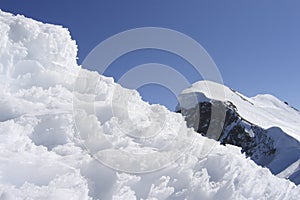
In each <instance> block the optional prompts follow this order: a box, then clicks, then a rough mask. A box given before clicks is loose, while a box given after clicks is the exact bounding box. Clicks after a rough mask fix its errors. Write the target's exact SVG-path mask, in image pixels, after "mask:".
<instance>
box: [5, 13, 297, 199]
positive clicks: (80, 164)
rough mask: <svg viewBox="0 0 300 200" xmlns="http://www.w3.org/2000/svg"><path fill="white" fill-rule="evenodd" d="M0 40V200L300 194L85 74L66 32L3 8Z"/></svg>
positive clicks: (232, 151) (176, 117)
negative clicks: (12, 13) (7, 11)
mask: <svg viewBox="0 0 300 200" xmlns="http://www.w3.org/2000/svg"><path fill="white" fill-rule="evenodd" d="M0 36H1V37H0V46H1V48H0V76H1V79H0V80H1V81H0V89H1V90H0V91H1V93H0V96H1V98H0V101H1V105H2V106H1V108H0V135H1V140H0V199H297V197H299V196H300V188H299V187H297V186H295V185H294V184H293V183H291V182H290V181H288V180H284V179H281V178H278V177H275V176H273V175H272V174H271V173H270V172H269V170H268V169H265V168H261V167H259V166H257V165H256V164H255V163H254V162H253V161H251V160H249V159H246V158H245V156H244V155H242V154H240V150H239V149H238V148H235V147H233V146H230V145H228V146H226V147H225V146H221V145H218V143H217V142H216V141H214V140H210V139H207V138H204V137H202V136H201V135H199V134H197V133H195V132H194V131H193V130H192V129H188V128H187V127H186V124H185V121H184V118H183V117H182V116H181V115H180V114H176V113H171V112H169V111H168V110H167V109H165V108H164V107H162V106H159V105H148V104H147V103H145V102H143V101H142V100H141V97H140V96H139V94H138V93H137V92H136V91H133V90H127V89H124V88H122V87H121V86H119V85H117V84H116V83H114V82H113V80H112V79H111V78H107V77H104V76H101V75H99V74H97V73H96V72H89V71H87V70H80V67H79V66H77V64H76V51H77V47H76V44H75V42H74V41H72V40H71V37H70V34H69V33H68V31H67V30H66V29H63V28H62V27H59V26H54V25H48V24H42V23H40V22H36V21H33V20H31V19H27V18H25V17H23V16H13V15H11V14H7V13H4V12H2V11H0ZM73 87H74V88H75V91H73ZM124 108H126V109H124ZM187 145H188V147H187ZM212 147H214V148H212ZM180 151H182V152H180ZM111 152H112V153H111ZM115 152H117V153H115ZM120 152H121V154H118V153H120ZM208 153H209V154H208ZM107 155H109V156H110V157H109V156H107ZM124 155H125V157H123V156H124ZM139 155H140V156H139ZM153 155H154V156H153ZM156 155H159V156H158V157H156ZM174 159H175V160H174ZM99 161H100V162H99ZM149 166H150V168H149ZM155 168H157V170H156V171H153V172H149V173H126V172H124V171H134V170H143V169H144V170H146V171H147V170H151V169H155ZM116 169H117V170H116ZM139 172H140V171H139ZM287 173H288V172H287Z"/></svg>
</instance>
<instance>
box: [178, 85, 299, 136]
mask: <svg viewBox="0 0 300 200" xmlns="http://www.w3.org/2000/svg"><path fill="white" fill-rule="evenodd" d="M193 93H200V94H202V96H203V97H202V99H201V98H200V99H198V100H199V101H200V102H201V101H207V99H214V100H220V101H230V102H232V103H233V104H234V105H235V106H236V107H237V111H238V113H239V114H240V116H241V117H243V118H244V119H246V120H247V121H249V122H251V123H253V124H256V125H258V126H260V127H262V128H264V129H268V128H272V127H278V128H281V129H282V130H283V131H284V132H285V133H287V134H288V135H290V136H292V137H293V138H295V139H297V140H298V141H300V126H299V122H300V112H299V111H297V110H295V109H294V108H292V107H290V106H289V105H287V104H285V103H283V102H282V101H280V100H279V99H277V98H276V97H274V96H272V95H270V94H260V95H257V96H255V97H251V98H249V97H246V96H244V95H243V94H240V93H239V92H236V91H234V90H232V89H230V88H228V87H226V86H224V85H221V84H218V83H215V82H211V81H199V82H196V83H194V84H193V85H192V86H191V87H190V88H188V89H185V90H184V91H183V92H182V95H185V96H186V95H188V94H193ZM191 99H193V98H191ZM194 103H195V102H194V101H193V100H192V101H191V102H189V104H190V105H188V106H193V104H194ZM183 106H187V105H183Z"/></svg>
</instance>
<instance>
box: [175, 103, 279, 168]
mask: <svg viewBox="0 0 300 200" xmlns="http://www.w3.org/2000/svg"><path fill="white" fill-rule="evenodd" d="M212 107H215V108H214V109H216V110H220V109H224V107H225V109H226V116H225V120H224V122H223V121H222V120H221V119H213V120H212V118H211V112H212ZM177 112H180V113H182V115H184V116H185V118H186V121H187V124H188V126H189V127H193V128H194V129H195V130H196V131H197V132H198V133H201V134H202V135H206V136H208V137H210V138H214V139H217V140H219V141H220V143H221V144H224V145H226V144H232V145H235V146H239V147H241V148H242V150H241V151H242V153H243V152H245V154H246V156H247V157H251V159H253V160H254V161H255V162H256V163H257V164H259V165H261V166H266V165H267V164H268V163H269V162H270V161H271V160H272V158H273V156H274V154H275V152H276V148H275V146H274V140H273V139H272V138H271V137H270V136H269V135H268V131H267V130H264V129H263V128H261V127H259V126H256V125H255V124H252V123H250V122H248V121H247V120H245V119H243V118H242V117H241V116H240V115H239V114H238V112H237V108H236V107H235V105H234V104H232V103H231V102H221V101H216V100H212V101H210V102H199V103H198V104H197V105H196V106H195V107H194V108H190V109H184V108H181V109H180V110H178V111H177ZM222 125H223V126H222ZM209 126H213V127H215V126H222V127H221V129H219V130H221V133H214V134H213V133H210V134H208V133H207V132H208V128H209ZM212 134H213V136H212ZM216 135H218V136H219V137H217V138H216V137H215V136H216Z"/></svg>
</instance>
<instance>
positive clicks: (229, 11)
mask: <svg viewBox="0 0 300 200" xmlns="http://www.w3.org/2000/svg"><path fill="white" fill-rule="evenodd" d="M0 9H2V10H4V11H8V12H12V13H15V14H18V13H19V14H23V15H25V16H27V17H31V18H34V19H37V20H40V21H43V22H49V23H53V24H60V25H63V26H65V27H68V28H69V30H70V32H71V34H72V37H73V38H74V39H75V40H76V41H77V44H78V46H79V54H78V56H79V60H78V63H79V64H80V63H81V62H82V61H83V60H84V58H85V57H86V56H87V54H88V53H89V52H90V51H91V50H92V49H93V48H94V47H95V46H96V45H97V44H98V43H100V42H101V41H103V40H105V39H107V38H108V37H110V36H112V35H114V34H117V33H119V32H121V31H125V30H127V29H132V28H138V27H146V26H154V27H165V28H170V29H174V30H177V31H180V32H182V33H184V34H186V35H188V36H190V37H192V38H193V39H195V40H196V41H198V42H199V43H200V44H201V45H202V46H203V47H204V48H205V49H206V50H207V52H208V53H209V54H210V56H211V57H212V58H213V60H214V61H215V63H216V64H217V66H218V68H219V70H220V72H221V74H222V77H223V80H224V83H225V85H227V86H229V87H232V88H234V89H236V90H238V91H240V92H241V93H243V94H245V95H247V96H254V95H256V94H258V93H270V94H273V95H275V96H276V97H278V98H279V99H281V100H282V101H287V102H288V103H289V104H290V105H292V106H294V107H297V108H300V92H299V88H298V87H299V85H300V78H299V77H300V1H298V0H281V1H279V0H263V1H261V0H251V1H250V0H228V1H217V0H205V1H200V0H191V1H185V2H184V1H179V0H164V1H162V0H151V1H150V0H149V1H145V0H144V1H141V0H134V1H133V0H126V1H124V0H119V1H115V0H110V1H96V0H89V1H84V0H78V1H76V0H75V1H74V0H64V1H61V0H60V1H59V0H51V1H50V0H49V1H40V0H27V1H20V0H0ZM148 62H157V63H164V64H167V65H169V66H172V67H174V68H176V69H177V70H179V71H180V72H181V73H183V74H184V75H185V76H186V77H188V78H189V80H190V82H193V81H197V80H198V78H199V77H197V76H195V74H194V71H193V70H192V69H191V67H190V66H189V64H188V63H187V62H185V61H184V60H182V59H180V58H179V57H178V56H175V55H171V54H167V53H164V52H159V51H154V50H153V51H151V50H148V51H144V52H135V53H130V54H128V55H125V56H122V57H120V58H119V59H118V60H116V62H114V63H113V64H112V66H111V68H110V70H108V71H107V74H106V75H109V76H114V77H115V79H116V80H117V79H118V78H120V76H121V74H122V73H124V72H126V70H128V69H130V68H131V67H133V66H135V65H138V64H142V63H148ZM140 91H141V93H142V96H143V98H144V99H146V100H149V101H151V102H154V103H155V102H158V103H162V104H165V105H167V106H168V107H169V108H171V109H172V108H173V107H174V105H175V104H176V101H175V97H174V96H172V95H171V93H170V92H169V91H167V90H166V89H163V88H161V87H158V86H149V85H148V86H145V87H143V88H141V89H140Z"/></svg>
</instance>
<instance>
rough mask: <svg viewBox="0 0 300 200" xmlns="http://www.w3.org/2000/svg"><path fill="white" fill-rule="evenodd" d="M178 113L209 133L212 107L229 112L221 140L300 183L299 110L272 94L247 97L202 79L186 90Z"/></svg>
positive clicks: (189, 124) (182, 95) (203, 131)
mask: <svg viewBox="0 0 300 200" xmlns="http://www.w3.org/2000/svg"><path fill="white" fill-rule="evenodd" d="M180 102H183V103H182V105H181V106H178V108H177V110H178V112H181V113H182V114H183V115H184V116H186V120H187V122H188V126H189V127H194V128H195V130H196V131H197V132H199V133H202V134H203V135H207V132H208V126H209V124H210V122H211V120H216V118H212V119H211V112H212V109H213V108H215V109H216V110H222V108H221V107H223V109H224V110H225V112H226V114H225V115H226V116H225V117H224V119H223V120H224V121H222V119H219V120H218V121H217V122H214V123H220V124H222V125H224V126H223V127H222V130H221V131H220V134H219V135H218V138H216V139H218V140H220V142H221V143H222V144H233V145H236V146H239V147H242V152H245V153H246V155H247V156H250V157H251V158H252V159H253V160H254V161H255V162H256V163H257V164H259V165H261V166H266V167H268V168H269V169H270V170H271V172H272V173H274V174H276V175H278V176H279V177H283V178H289V179H290V180H291V181H293V182H295V183H296V184H299V183H300V142H299V141H300V126H299V122H300V113H299V111H298V110H296V109H294V108H292V107H290V106H288V105H287V104H286V103H283V102H281V101H280V100H278V99H277V98H276V97H274V96H272V95H257V96H255V97H252V98H248V97H246V96H244V95H242V94H240V93H238V92H237V91H235V90H233V89H230V88H228V87H226V86H224V85H221V84H217V83H214V82H210V81H200V82H197V83H195V84H193V85H192V87H190V88H188V89H186V90H184V91H183V92H182V94H181V97H180ZM187 102H188V103H187Z"/></svg>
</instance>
